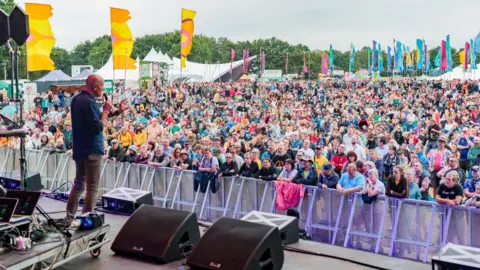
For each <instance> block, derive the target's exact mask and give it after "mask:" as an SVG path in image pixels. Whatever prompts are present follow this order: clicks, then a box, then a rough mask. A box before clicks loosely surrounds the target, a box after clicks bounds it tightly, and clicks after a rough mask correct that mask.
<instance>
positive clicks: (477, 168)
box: [472, 165, 480, 172]
mask: <svg viewBox="0 0 480 270" xmlns="http://www.w3.org/2000/svg"><path fill="white" fill-rule="evenodd" d="M472 171H474V172H478V171H480V166H478V165H477V166H473V167H472Z"/></svg>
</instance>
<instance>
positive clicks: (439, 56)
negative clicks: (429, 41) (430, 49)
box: [433, 48, 442, 67]
mask: <svg viewBox="0 0 480 270" xmlns="http://www.w3.org/2000/svg"><path fill="white" fill-rule="evenodd" d="M433 64H434V65H435V67H439V66H440V65H441V64H442V48H439V49H438V53H437V56H436V57H435V62H434V63H433Z"/></svg>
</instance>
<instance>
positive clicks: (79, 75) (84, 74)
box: [72, 69, 92, 80]
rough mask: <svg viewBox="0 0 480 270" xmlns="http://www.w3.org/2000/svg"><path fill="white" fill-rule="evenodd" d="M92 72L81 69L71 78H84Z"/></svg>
mask: <svg viewBox="0 0 480 270" xmlns="http://www.w3.org/2000/svg"><path fill="white" fill-rule="evenodd" d="M90 74H92V72H91V71H90V70H88V69H85V70H83V71H82V72H80V74H78V75H77V76H75V77H73V78H72V80H86V79H87V78H88V75H90Z"/></svg>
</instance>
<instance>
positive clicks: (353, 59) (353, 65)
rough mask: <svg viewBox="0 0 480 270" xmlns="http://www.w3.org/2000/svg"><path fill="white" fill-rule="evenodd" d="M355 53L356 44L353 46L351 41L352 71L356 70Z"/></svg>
mask: <svg viewBox="0 0 480 270" xmlns="http://www.w3.org/2000/svg"><path fill="white" fill-rule="evenodd" d="M355 54H356V52H355V46H353V43H350V63H349V67H348V71H349V72H350V73H353V72H355Z"/></svg>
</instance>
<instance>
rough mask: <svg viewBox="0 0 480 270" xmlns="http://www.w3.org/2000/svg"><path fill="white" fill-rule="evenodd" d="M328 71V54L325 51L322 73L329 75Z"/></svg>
mask: <svg viewBox="0 0 480 270" xmlns="http://www.w3.org/2000/svg"><path fill="white" fill-rule="evenodd" d="M327 73H328V56H327V55H326V54H325V52H323V54H322V74H324V75H327Z"/></svg>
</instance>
